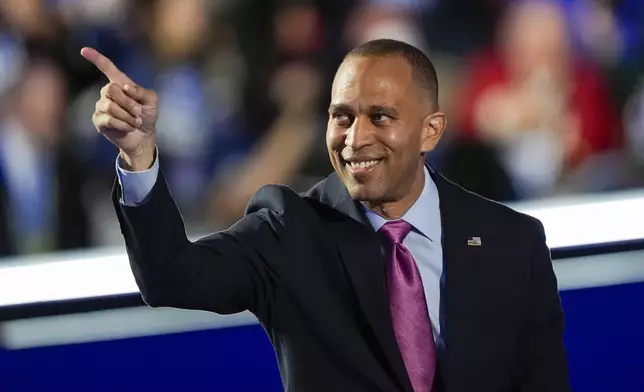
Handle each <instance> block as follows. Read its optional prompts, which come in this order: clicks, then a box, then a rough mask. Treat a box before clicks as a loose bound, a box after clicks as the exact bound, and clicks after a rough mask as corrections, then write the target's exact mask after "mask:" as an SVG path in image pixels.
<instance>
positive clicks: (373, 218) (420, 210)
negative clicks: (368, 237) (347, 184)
mask: <svg viewBox="0 0 644 392" xmlns="http://www.w3.org/2000/svg"><path fill="white" fill-rule="evenodd" d="M361 206H362V208H363V209H364V211H365V214H366V215H367V219H369V222H370V223H371V226H373V228H374V230H376V231H378V230H379V229H380V228H381V227H382V225H384V224H385V223H387V219H385V218H383V217H382V216H380V215H378V214H376V213H375V212H373V211H371V210H369V209H368V208H367V207H365V206H364V204H362V203H361ZM400 219H402V220H404V221H406V222H408V223H409V224H411V225H412V226H413V228H414V231H416V232H418V233H419V234H421V235H423V236H425V237H427V238H428V239H430V240H432V241H437V240H440V238H438V236H439V235H440V234H439V231H440V207H439V200H438V188H436V184H435V183H434V180H433V179H432V176H431V175H430V174H429V170H427V167H425V185H424V186H423V191H422V192H421V193H420V197H418V200H416V202H414V204H413V205H412V206H411V207H410V208H409V210H407V212H406V213H405V215H403V216H402V217H401V218H400ZM436 223H438V224H436ZM437 228H438V229H437Z"/></svg>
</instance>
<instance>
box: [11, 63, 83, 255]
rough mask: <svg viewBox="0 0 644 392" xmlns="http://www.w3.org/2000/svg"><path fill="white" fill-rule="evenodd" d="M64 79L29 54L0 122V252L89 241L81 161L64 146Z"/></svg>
mask: <svg viewBox="0 0 644 392" xmlns="http://www.w3.org/2000/svg"><path fill="white" fill-rule="evenodd" d="M66 96H67V81H66V78H65V77H64V74H63V73H62V71H61V70H60V69H59V68H58V67H57V66H56V65H55V63H53V62H50V61H48V60H41V59H33V60H32V62H31V63H30V64H29V65H27V67H26V69H25V70H24V75H23V77H22V78H21V80H20V82H19V83H18V85H17V86H16V88H15V90H14V91H13V94H12V96H11V98H12V101H11V106H10V107H9V108H8V110H7V112H6V113H4V116H3V118H2V122H1V123H0V255H3V256H4V255H12V254H28V253H38V252H48V251H55V250H63V249H73V248H79V247H85V246H89V245H90V242H91V237H92V235H91V231H90V226H89V223H88V217H87V211H86V210H85V207H84V206H85V202H84V200H83V197H82V194H83V193H82V190H83V189H82V188H83V184H84V179H85V175H84V173H83V170H82V166H81V165H79V164H78V162H76V161H75V159H74V158H73V157H74V155H73V154H72V153H71V152H70V151H67V150H66V147H65V146H66V144H65V140H64V138H65V134H64V120H65V118H64V113H65V112H66V105H67V99H66Z"/></svg>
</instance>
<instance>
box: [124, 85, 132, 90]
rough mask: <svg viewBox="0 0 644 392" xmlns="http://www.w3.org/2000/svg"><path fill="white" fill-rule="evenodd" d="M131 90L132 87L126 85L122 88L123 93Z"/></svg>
mask: <svg viewBox="0 0 644 392" xmlns="http://www.w3.org/2000/svg"><path fill="white" fill-rule="evenodd" d="M131 88H132V86H130V85H129V84H126V85H125V86H123V89H124V90H125V91H130V89H131Z"/></svg>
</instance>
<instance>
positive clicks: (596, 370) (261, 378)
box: [0, 283, 644, 392]
mask: <svg viewBox="0 0 644 392" xmlns="http://www.w3.org/2000/svg"><path fill="white" fill-rule="evenodd" d="M561 296H562V301H563V306H564V310H565V312H566V325H567V327H566V328H567V329H566V335H565V340H566V346H567V348H568V356H569V362H570V375H571V382H572V385H573V390H574V391H576V392H606V391H611V392H636V391H644V376H643V372H644V354H643V353H644V305H643V304H644V283H633V284H623V285H615V286H608V287H596V288H587V289H577V290H566V291H562V293H561ZM0 373H1V375H2V377H0V391H26V390H65V391H88V390H91V391H115V390H118V391H135V390H136V391H139V390H157V389H158V390H177V391H179V390H180V391H188V390H189V391H202V390H203V391H221V392H226V391H266V392H272V391H276V392H277V391H281V390H282V389H281V383H280V379H279V374H278V371H277V366H276V364H275V355H274V353H273V351H272V348H271V346H270V344H269V342H268V339H267V338H266V335H265V333H264V331H263V330H262V329H261V327H259V326H257V325H251V326H243V327H233V328H223V329H216V330H207V331H198V332H185V333H176V334H168V335H159V336H148V337H143V338H133V339H122V340H114V341H103V342H94V343H83V344H72V345H64V346H53V347H40V348H32V349H24V350H12V351H6V350H5V351H0Z"/></svg>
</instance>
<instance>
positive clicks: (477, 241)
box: [467, 237, 483, 246]
mask: <svg viewBox="0 0 644 392" xmlns="http://www.w3.org/2000/svg"><path fill="white" fill-rule="evenodd" d="M481 245H483V242H482V241H481V237H469V238H468V239H467V246H481Z"/></svg>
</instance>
